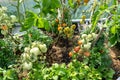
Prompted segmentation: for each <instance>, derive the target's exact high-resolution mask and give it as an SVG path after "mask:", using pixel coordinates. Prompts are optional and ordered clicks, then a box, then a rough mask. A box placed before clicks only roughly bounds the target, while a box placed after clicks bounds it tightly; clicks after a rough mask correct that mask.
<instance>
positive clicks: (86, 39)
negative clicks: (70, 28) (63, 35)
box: [69, 33, 97, 57]
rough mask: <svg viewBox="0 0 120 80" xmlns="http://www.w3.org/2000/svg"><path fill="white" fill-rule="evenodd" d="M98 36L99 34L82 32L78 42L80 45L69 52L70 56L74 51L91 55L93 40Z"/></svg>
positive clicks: (87, 55)
mask: <svg viewBox="0 0 120 80" xmlns="http://www.w3.org/2000/svg"><path fill="white" fill-rule="evenodd" d="M96 37H97V34H95V33H91V34H82V35H81V38H80V39H79V40H78V42H77V44H78V46H76V47H74V49H73V50H72V51H71V52H70V53H69V57H71V56H72V55H73V54H74V53H77V54H79V55H84V56H86V57H89V56H90V48H91V42H92V41H93V40H95V39H96Z"/></svg>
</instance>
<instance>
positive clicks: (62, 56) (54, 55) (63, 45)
mask: <svg viewBox="0 0 120 80" xmlns="http://www.w3.org/2000/svg"><path fill="white" fill-rule="evenodd" d="M77 40H78V36H75V37H73V38H72V39H69V40H68V39H64V38H61V37H60V38H59V39H58V40H57V41H56V42H54V43H53V45H52V46H51V47H50V48H49V50H48V52H47V62H48V63H49V64H50V65H51V64H53V63H62V62H64V63H66V64H67V63H69V62H70V60H71V58H70V57H69V56H68V53H69V52H70V51H71V50H72V49H73V47H74V45H75V44H76V42H77Z"/></svg>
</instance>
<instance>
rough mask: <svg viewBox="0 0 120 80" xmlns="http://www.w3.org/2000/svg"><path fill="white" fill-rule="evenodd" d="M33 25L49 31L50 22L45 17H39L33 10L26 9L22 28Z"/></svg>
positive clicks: (25, 28)
mask: <svg viewBox="0 0 120 80" xmlns="http://www.w3.org/2000/svg"><path fill="white" fill-rule="evenodd" d="M33 26H35V27H38V28H43V29H45V30H47V31H50V24H49V22H48V21H47V20H46V19H45V18H43V17H39V16H38V15H37V14H35V13H34V12H31V11H27V12H26V19H25V21H24V25H23V26H22V30H27V29H29V28H31V27H33Z"/></svg>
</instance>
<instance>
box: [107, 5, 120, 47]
mask: <svg viewBox="0 0 120 80" xmlns="http://www.w3.org/2000/svg"><path fill="white" fill-rule="evenodd" d="M119 18H120V5H119V6H118V7H117V8H116V10H115V11H114V12H113V15H112V18H111V20H109V21H108V26H109V27H108V28H109V41H110V43H111V45H112V46H114V45H116V44H117V43H118V42H120V34H119V33H120V20H119Z"/></svg>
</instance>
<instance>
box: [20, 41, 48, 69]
mask: <svg viewBox="0 0 120 80" xmlns="http://www.w3.org/2000/svg"><path fill="white" fill-rule="evenodd" d="M46 52H47V47H46V45H45V44H42V43H41V42H38V41H35V42H33V43H32V44H31V45H30V46H29V47H25V48H24V53H23V54H22V55H21V59H22V62H23V64H22V67H23V69H25V70H30V69H31V68H32V62H35V61H36V60H37V59H38V55H42V54H43V53H46Z"/></svg>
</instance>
